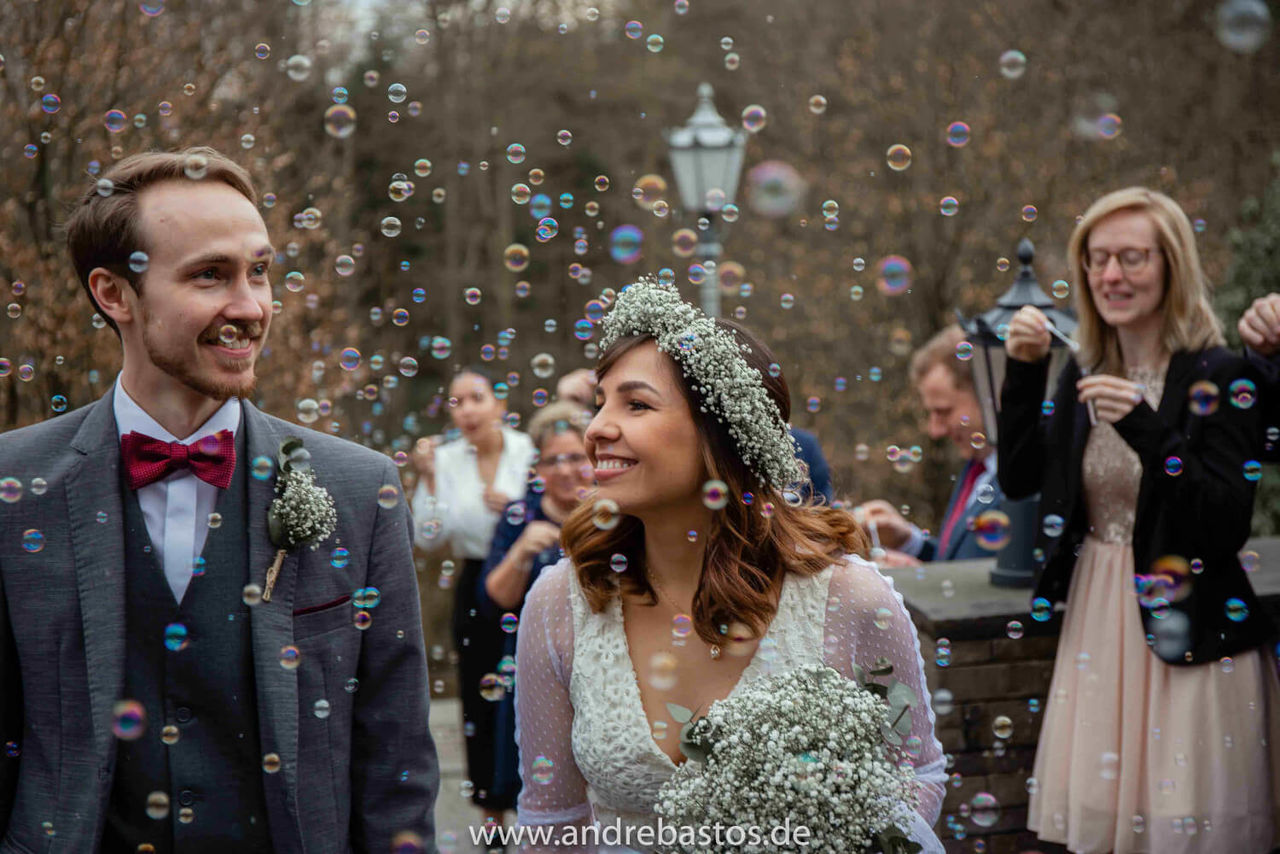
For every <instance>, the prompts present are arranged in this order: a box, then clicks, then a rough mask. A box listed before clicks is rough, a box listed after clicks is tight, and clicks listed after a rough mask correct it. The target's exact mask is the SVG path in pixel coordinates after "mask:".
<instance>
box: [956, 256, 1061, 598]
mask: <svg viewBox="0 0 1280 854" xmlns="http://www.w3.org/2000/svg"><path fill="white" fill-rule="evenodd" d="M1034 257H1035V246H1034V245H1033V244H1032V243H1031V241H1030V240H1028V239H1026V238H1023V239H1022V241H1021V242H1019V243H1018V261H1019V262H1020V264H1021V269H1019V271H1018V277H1017V279H1015V280H1014V283H1013V285H1012V287H1010V288H1009V290H1007V291H1005V292H1004V294H1003V295H1001V297H1000V298H999V299H997V300H996V307H995V308H993V309H990V310H989V311H986V312H984V313H982V314H979V315H977V316H975V317H973V318H972V319H969V320H966V319H965V318H964V316H963V315H962V314H960V312H959V311H957V312H956V315H957V317H958V318H959V320H960V325H961V326H962V327H963V328H964V331H965V332H966V333H967V335H968V339H969V343H971V344H972V345H973V383H974V390H975V391H976V392H977V397H978V405H979V406H980V407H981V408H982V420H983V425H982V426H983V429H984V430H985V432H986V437H987V443H988V444H989V445H992V446H994V445H996V444H998V443H999V441H1000V436H999V433H998V429H997V422H996V419H997V416H998V414H999V412H1000V388H1001V386H1003V385H1004V374H1005V365H1006V362H1007V358H1008V357H1007V355H1006V353H1005V349H1004V339H1005V337H1006V336H1007V335H1008V331H1009V320H1010V319H1011V318H1012V317H1013V315H1014V314H1016V313H1017V311H1018V309H1020V308H1022V307H1023V306H1024V305H1031V306H1035V307H1036V308H1038V309H1040V311H1042V312H1044V314H1045V316H1046V317H1048V318H1049V320H1050V322H1052V323H1053V325H1054V326H1056V327H1058V329H1060V330H1061V331H1062V332H1063V333H1064V334H1066V335H1068V336H1070V335H1071V334H1072V333H1074V332H1075V330H1076V319H1075V317H1074V316H1073V315H1072V314H1071V313H1070V312H1066V311H1063V310H1062V309H1059V308H1058V307H1057V306H1056V305H1055V304H1054V302H1053V300H1052V299H1050V298H1049V295H1048V294H1046V293H1045V292H1044V291H1043V290H1041V289H1040V285H1039V283H1038V282H1037V281H1036V275H1035V271H1034V270H1032V268H1031V261H1032V259H1033V258H1034ZM1068 358H1070V352H1069V351H1068V350H1067V347H1066V345H1065V344H1063V343H1062V342H1061V341H1059V340H1058V339H1057V338H1056V337H1055V338H1052V339H1050V350H1049V384H1050V385H1049V388H1047V389H1046V390H1045V399H1052V398H1053V392H1054V389H1053V383H1054V382H1055V381H1056V379H1057V377H1058V374H1059V373H1060V372H1061V369H1062V366H1063V364H1064V363H1065V361H1066V360H1067V359H1068ZM1039 502H1040V496H1038V495H1035V496H1032V497H1030V498H1026V499H1023V500H1021V501H1010V500H1009V499H1005V502H1004V505H1003V507H1002V510H1003V512H1004V513H1005V514H1006V515H1007V516H1008V517H1009V531H1010V533H1011V535H1012V536H1011V538H1010V540H1009V543H1008V544H1007V545H1006V546H1005V547H1004V548H1002V549H1001V550H1000V553H999V555H998V556H997V558H996V568H995V569H994V570H992V571H991V583H992V584H993V585H995V586H997V587H1030V586H1031V584H1032V581H1033V579H1034V578H1035V571H1036V566H1035V561H1034V559H1033V555H1032V550H1033V548H1034V545H1035V532H1036V528H1037V526H1038V525H1039V522H1040V520H1039V518H1038V516H1039Z"/></svg>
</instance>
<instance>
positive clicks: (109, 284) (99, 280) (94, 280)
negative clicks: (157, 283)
mask: <svg viewBox="0 0 1280 854" xmlns="http://www.w3.org/2000/svg"><path fill="white" fill-rule="evenodd" d="M89 293H91V294H92V295H93V299H94V301H95V302H96V303H97V304H98V310H99V311H100V312H102V313H103V314H105V315H106V316H107V317H109V318H111V319H112V320H113V321H115V325H116V328H119V327H120V325H121V324H123V323H132V322H133V307H132V305H131V304H130V301H129V295H130V294H132V295H133V297H134V298H135V300H136V298H137V292H136V291H134V289H133V285H131V284H129V280H128V279H126V278H125V277H124V276H121V275H119V274H117V273H113V272H111V271H110V270H108V269H107V268H106V267H94V268H93V270H91V271H90V272H89Z"/></svg>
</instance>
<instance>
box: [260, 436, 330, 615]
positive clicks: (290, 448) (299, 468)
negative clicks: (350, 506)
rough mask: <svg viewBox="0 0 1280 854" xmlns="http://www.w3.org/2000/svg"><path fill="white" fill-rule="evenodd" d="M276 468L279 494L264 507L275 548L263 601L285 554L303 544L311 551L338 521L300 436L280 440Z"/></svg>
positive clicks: (273, 583) (268, 530) (268, 593)
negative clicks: (313, 469) (317, 481)
mask: <svg viewBox="0 0 1280 854" xmlns="http://www.w3.org/2000/svg"><path fill="white" fill-rule="evenodd" d="M276 471H277V472H278V473H279V474H278V475H277V477H276V495H277V496H278V497H277V498H276V499H275V500H274V501H272V502H271V506H270V507H269V508H267V536H269V537H270V538H271V545H273V546H275V547H276V557H275V560H274V561H272V562H271V566H270V567H269V568H268V569H267V583H266V586H265V588H264V589H263V592H262V601H263V602H270V601H271V591H272V589H273V588H274V587H275V586H276V577H277V576H279V575H280V564H281V563H283V562H284V556H285V555H286V554H288V553H289V552H291V551H293V550H294V549H296V548H300V547H302V546H310V547H311V548H312V549H313V550H314V549H315V548H317V547H318V546H319V545H320V543H321V541H323V540H324V539H325V538H326V537H328V536H329V535H330V534H332V533H333V531H334V528H335V527H336V525H337V523H338V511H337V509H336V508H335V507H334V505H333V496H331V495H330V494H329V491H328V490H326V489H325V488H324V487H323V486H320V485H319V484H317V483H316V473H315V472H314V471H312V470H311V452H310V451H308V450H307V449H306V448H304V447H303V446H302V440H301V439H299V438H297V437H296V436H290V437H289V438H287V439H285V440H284V441H283V442H281V443H280V451H279V453H277V454H276Z"/></svg>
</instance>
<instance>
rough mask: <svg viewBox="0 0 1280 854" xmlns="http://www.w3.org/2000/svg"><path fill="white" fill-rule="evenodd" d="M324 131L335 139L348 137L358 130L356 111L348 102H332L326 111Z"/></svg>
mask: <svg viewBox="0 0 1280 854" xmlns="http://www.w3.org/2000/svg"><path fill="white" fill-rule="evenodd" d="M324 131H325V133H327V134H329V136H331V137H333V138H334V139H346V138H347V137H349V136H351V135H352V134H353V133H355V132H356V111H355V108H354V107H351V106H348V105H346V104H332V105H330V107H329V109H327V110H325V111H324Z"/></svg>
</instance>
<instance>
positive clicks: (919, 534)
mask: <svg viewBox="0 0 1280 854" xmlns="http://www.w3.org/2000/svg"><path fill="white" fill-rule="evenodd" d="M982 468H983V470H982V474H980V475H978V479H977V480H976V481H974V484H973V491H971V492H970V493H969V500H968V501H966V502H965V505H964V508H963V509H964V512H965V513H968V512H969V508H971V507H973V506H974V505H975V504H978V503H979V502H980V496H983V495H989V494H990V490H984V487H991V488H992V489H994V483H995V479H996V452H995V451H994V450H993V451H991V452H989V453H988V454H987V455H986V456H985V457H983V458H982ZM988 501H990V499H988ZM981 503H987V502H981ZM992 509H994V508H992ZM957 524H958V523H957ZM937 536H939V537H941V536H942V532H941V531H939V532H938V533H937ZM956 536H958V535H956ZM924 541H925V536H924V531H922V530H920V528H919V527H917V526H916V525H915V523H912V525H911V536H909V537H908V538H907V541H906V542H905V543H903V544H902V548H901V549H900V551H903V552H905V553H907V554H909V555H911V556H912V557H919V556H920V552H921V551H922V550H923V549H924ZM938 545H939V547H941V545H942V543H941V540H939V543H938ZM934 559H935V560H942V555H941V554H938V555H937V556H936V557H935V558H934Z"/></svg>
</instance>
